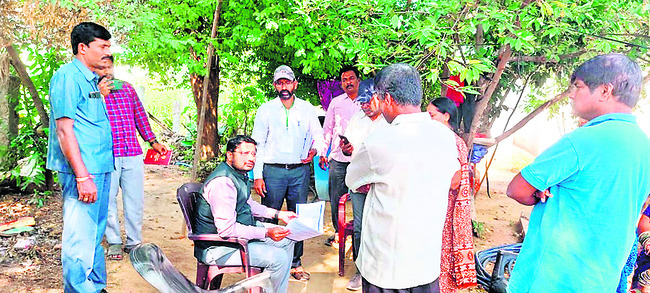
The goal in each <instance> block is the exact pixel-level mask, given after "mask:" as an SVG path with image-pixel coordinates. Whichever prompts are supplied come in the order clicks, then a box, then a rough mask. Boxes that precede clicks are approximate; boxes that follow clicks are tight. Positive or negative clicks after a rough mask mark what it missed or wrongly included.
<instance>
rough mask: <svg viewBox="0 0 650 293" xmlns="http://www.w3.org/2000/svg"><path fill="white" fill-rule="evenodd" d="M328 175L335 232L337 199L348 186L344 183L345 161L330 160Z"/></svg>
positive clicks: (336, 226) (336, 228)
mask: <svg viewBox="0 0 650 293" xmlns="http://www.w3.org/2000/svg"><path fill="white" fill-rule="evenodd" d="M329 165H330V168H329V170H330V177H329V189H330V190H329V192H330V208H331V211H332V226H334V230H335V231H336V232H338V231H339V200H341V195H344V194H345V193H346V192H348V186H347V185H345V174H346V173H347V170H348V165H350V163H347V162H339V161H337V160H333V159H332V160H330V161H329Z"/></svg>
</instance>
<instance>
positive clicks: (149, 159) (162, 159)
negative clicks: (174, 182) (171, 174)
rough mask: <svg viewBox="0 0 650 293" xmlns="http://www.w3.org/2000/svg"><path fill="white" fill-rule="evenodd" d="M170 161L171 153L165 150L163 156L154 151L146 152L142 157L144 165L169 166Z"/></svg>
mask: <svg viewBox="0 0 650 293" xmlns="http://www.w3.org/2000/svg"><path fill="white" fill-rule="evenodd" d="M171 159H172V151H171V150H167V152H166V153H164V154H162V155H161V154H159V153H158V152H157V151H155V150H154V149H149V150H147V155H146V156H145V157H144V163H145V164H149V165H169V161H170V160H171Z"/></svg>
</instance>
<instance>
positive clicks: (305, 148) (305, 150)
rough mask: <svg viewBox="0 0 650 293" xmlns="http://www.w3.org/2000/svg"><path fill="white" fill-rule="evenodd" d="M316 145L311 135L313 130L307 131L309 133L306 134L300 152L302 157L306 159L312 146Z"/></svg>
mask: <svg viewBox="0 0 650 293" xmlns="http://www.w3.org/2000/svg"><path fill="white" fill-rule="evenodd" d="M313 145H314V138H313V137H312V135H311V131H308V132H307V135H306V136H305V140H304V141H303V144H302V152H301V153H300V159H301V160H304V159H306V158H307V157H308V156H309V151H310V150H311V147H312V146H313Z"/></svg>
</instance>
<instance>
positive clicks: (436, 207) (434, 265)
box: [346, 63, 460, 292]
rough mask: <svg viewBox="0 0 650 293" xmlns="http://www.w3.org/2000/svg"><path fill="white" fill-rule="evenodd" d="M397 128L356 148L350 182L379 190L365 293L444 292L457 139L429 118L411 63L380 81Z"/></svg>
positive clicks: (363, 267) (361, 264)
mask: <svg viewBox="0 0 650 293" xmlns="http://www.w3.org/2000/svg"><path fill="white" fill-rule="evenodd" d="M375 89H376V91H377V92H376V94H375V96H376V97H377V98H378V99H379V108H380V109H381V112H382V115H383V116H384V118H385V119H386V121H387V122H389V123H390V125H389V126H386V127H385V128H382V129H381V131H375V132H372V133H370V134H369V135H368V137H367V138H366V139H365V140H364V141H363V142H362V143H361V146H360V147H359V148H358V149H357V150H355V151H354V152H355V154H354V158H353V159H352V161H351V162H350V165H349V166H348V173H347V176H346V183H347V184H348V186H349V187H350V188H351V189H352V190H357V189H359V188H360V187H362V186H364V185H367V184H371V186H370V190H369V192H368V195H367V197H366V203H365V207H364V215H363V220H362V230H361V234H362V235H361V247H360V249H359V257H358V258H357V261H356V264H357V266H358V268H359V270H360V271H361V276H362V277H363V280H362V281H363V287H364V292H439V288H438V276H439V275H440V251H441V246H442V228H443V226H444V223H445V214H446V211H447V194H448V192H449V186H450V184H451V178H452V176H453V175H454V172H456V170H458V169H459V167H460V165H459V164H458V159H457V157H458V150H457V149H456V139H455V136H454V134H453V133H452V132H451V130H449V128H447V127H445V126H444V125H442V124H441V123H437V121H433V120H431V117H430V116H429V115H428V114H427V113H422V112H421V108H420V103H421V102H422V81H421V80H420V74H419V73H418V71H417V70H416V69H415V68H413V67H412V66H410V65H408V64H403V63H398V64H393V65H390V66H388V67H386V68H384V69H383V70H381V71H380V72H379V74H378V75H377V76H376V77H375Z"/></svg>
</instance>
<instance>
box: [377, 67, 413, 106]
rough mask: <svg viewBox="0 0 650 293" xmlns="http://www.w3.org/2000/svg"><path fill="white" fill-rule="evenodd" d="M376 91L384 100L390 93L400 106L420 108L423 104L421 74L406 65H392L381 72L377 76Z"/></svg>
mask: <svg viewBox="0 0 650 293" xmlns="http://www.w3.org/2000/svg"><path fill="white" fill-rule="evenodd" d="M375 90H376V91H377V93H378V94H379V98H380V99H382V100H383V99H384V98H385V95H386V93H389V94H390V95H391V97H393V100H395V102H396V103H397V104H398V105H400V106H405V105H413V106H420V104H421V103H422V80H421V79H420V73H419V72H418V71H417V69H415V67H413V66H411V65H408V64H406V63H396V64H391V65H388V66H386V67H384V69H382V70H381V71H379V73H378V74H377V76H375Z"/></svg>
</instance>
